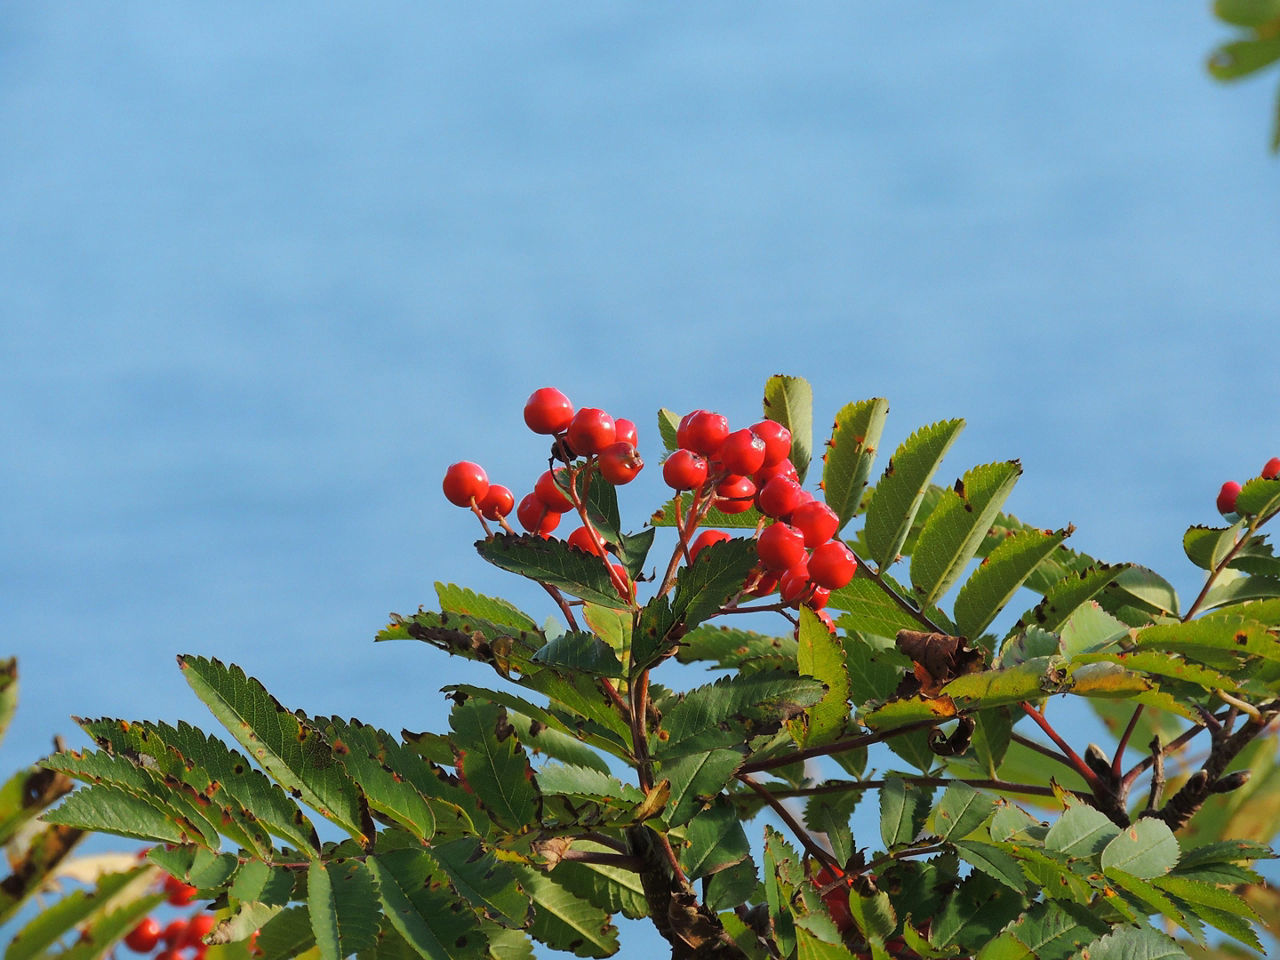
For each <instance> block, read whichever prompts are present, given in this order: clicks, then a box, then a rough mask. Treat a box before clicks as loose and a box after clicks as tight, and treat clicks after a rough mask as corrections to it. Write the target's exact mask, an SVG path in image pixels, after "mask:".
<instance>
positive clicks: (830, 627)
mask: <svg viewBox="0 0 1280 960" xmlns="http://www.w3.org/2000/svg"><path fill="white" fill-rule="evenodd" d="M813 612H814V613H816V614H817V615H818V619H819V620H821V621H822V622H823V624H824V625H825V626H826V628H827V633H829V634H831V635H832V636H835V632H836V622H835V621H834V620H832V619H831V614H829V613H827V611H825V610H823V609H821V608H820V607H814V608H813Z"/></svg>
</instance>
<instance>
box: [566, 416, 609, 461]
mask: <svg viewBox="0 0 1280 960" xmlns="http://www.w3.org/2000/svg"><path fill="white" fill-rule="evenodd" d="M617 432H618V428H617V426H616V425H615V424H614V422H613V417H611V416H609V415H608V414H607V413H605V412H604V411H603V410H601V409H600V408H599V407H583V408H582V409H581V410H579V411H578V412H577V413H575V414H574V415H573V419H572V420H570V421H569V428H568V433H566V435H565V437H566V439H567V440H568V441H569V446H570V447H572V448H573V452H574V453H575V454H577V455H578V456H580V457H589V456H591V455H592V454H596V453H599V452H600V451H601V450H603V449H604V448H605V447H607V446H608V445H609V444H611V443H613V441H614V438H615V437H616V436H617Z"/></svg>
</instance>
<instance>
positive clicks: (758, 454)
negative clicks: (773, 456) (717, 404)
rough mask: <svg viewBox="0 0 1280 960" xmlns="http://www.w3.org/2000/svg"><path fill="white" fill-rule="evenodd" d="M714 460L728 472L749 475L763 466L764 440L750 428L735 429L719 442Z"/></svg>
mask: <svg viewBox="0 0 1280 960" xmlns="http://www.w3.org/2000/svg"><path fill="white" fill-rule="evenodd" d="M716 460H717V461H719V463H720V464H721V465H722V466H723V467H724V469H725V470H727V471H728V472H729V473H738V474H742V475H744V476H749V475H750V474H753V473H755V472H756V471H757V470H759V469H760V468H761V467H763V466H764V441H763V440H761V439H760V438H759V437H757V436H756V435H755V434H754V433H752V432H751V431H750V430H735V431H734V432H733V433H731V434H729V435H728V436H727V437H725V438H724V443H722V444H720V450H719V451H718V452H717V453H716Z"/></svg>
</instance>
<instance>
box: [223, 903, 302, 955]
mask: <svg viewBox="0 0 1280 960" xmlns="http://www.w3.org/2000/svg"><path fill="white" fill-rule="evenodd" d="M283 910H284V906H283V905H280V904H269V903H259V902H256V901H248V902H243V903H240V904H239V905H238V906H237V907H236V910H235V913H233V914H232V915H231V916H229V917H226V918H224V919H222V920H220V921H218V923H217V925H216V926H215V927H214V928H213V929H212V930H211V931H209V935H208V938H207V939H206V943H208V944H209V945H210V946H218V945H220V944H224V943H240V942H241V941H244V940H248V939H249V938H250V937H251V936H253V934H254V932H255V931H257V930H260V929H261V928H262V927H264V926H266V925H267V923H268V922H269V921H271V920H272V919H274V918H275V916H276V915H277V914H278V913H280V912H281V911H283Z"/></svg>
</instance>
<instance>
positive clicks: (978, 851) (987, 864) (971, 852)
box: [954, 840, 1027, 893]
mask: <svg viewBox="0 0 1280 960" xmlns="http://www.w3.org/2000/svg"><path fill="white" fill-rule="evenodd" d="M954 843H955V848H956V852H957V853H958V854H960V858H961V859H962V860H964V861H965V862H966V863H971V864H973V865H974V866H975V867H976V868H977V869H978V870H980V871H982V872H983V873H985V874H986V875H987V876H989V877H991V878H992V879H994V880H998V881H999V882H1000V883H1002V884H1004V885H1005V886H1006V887H1008V888H1009V889H1010V890H1016V891H1018V893H1025V892H1026V890H1027V878H1026V877H1025V876H1024V874H1023V872H1022V868H1021V867H1020V866H1019V865H1018V861H1017V860H1015V859H1014V858H1013V857H1012V856H1011V855H1010V854H1009V853H1008V852H1007V851H1005V850H1004V849H1002V848H1000V847H999V846H996V845H995V844H991V843H982V842H981V841H977V840H956V841H954Z"/></svg>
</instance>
